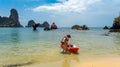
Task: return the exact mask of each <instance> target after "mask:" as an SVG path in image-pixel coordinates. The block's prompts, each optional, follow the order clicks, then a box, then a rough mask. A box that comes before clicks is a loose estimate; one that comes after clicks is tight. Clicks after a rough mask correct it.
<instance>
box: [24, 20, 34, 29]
mask: <svg viewBox="0 0 120 67" xmlns="http://www.w3.org/2000/svg"><path fill="white" fill-rule="evenodd" d="M34 24H36V23H35V21H34V20H29V21H28V25H27V26H26V27H32V26H33V25H34Z"/></svg>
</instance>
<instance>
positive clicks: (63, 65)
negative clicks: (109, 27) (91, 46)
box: [22, 56, 120, 67]
mask: <svg viewBox="0 0 120 67" xmlns="http://www.w3.org/2000/svg"><path fill="white" fill-rule="evenodd" d="M119 62H120V57H119V56H114V57H113V56H112V57H108V56H107V57H100V58H89V59H86V60H83V59H82V60H80V61H79V62H76V61H75V60H60V61H57V62H50V63H35V64H30V65H25V66H22V67H120V64H119Z"/></svg>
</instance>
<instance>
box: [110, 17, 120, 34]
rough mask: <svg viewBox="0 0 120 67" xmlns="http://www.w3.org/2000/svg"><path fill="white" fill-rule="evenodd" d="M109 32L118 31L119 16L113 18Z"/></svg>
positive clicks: (119, 26)
mask: <svg viewBox="0 0 120 67" xmlns="http://www.w3.org/2000/svg"><path fill="white" fill-rule="evenodd" d="M110 32H120V16H119V17H117V18H115V19H114V23H113V25H112V27H111V28H110Z"/></svg>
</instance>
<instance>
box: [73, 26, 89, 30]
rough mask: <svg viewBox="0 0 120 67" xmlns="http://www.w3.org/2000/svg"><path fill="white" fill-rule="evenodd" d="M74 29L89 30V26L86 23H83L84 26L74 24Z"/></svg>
mask: <svg viewBox="0 0 120 67" xmlns="http://www.w3.org/2000/svg"><path fill="white" fill-rule="evenodd" d="M72 29H74V30H89V28H88V27H87V26H86V25H83V26H80V25H73V26H72Z"/></svg>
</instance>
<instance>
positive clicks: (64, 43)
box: [61, 34, 71, 52]
mask: <svg viewBox="0 0 120 67" xmlns="http://www.w3.org/2000/svg"><path fill="white" fill-rule="evenodd" d="M70 38H71V36H70V35H69V34H68V35H66V36H65V37H64V38H63V39H62V41H61V44H62V47H63V52H68V50H69V44H68V42H69V39H70Z"/></svg>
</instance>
